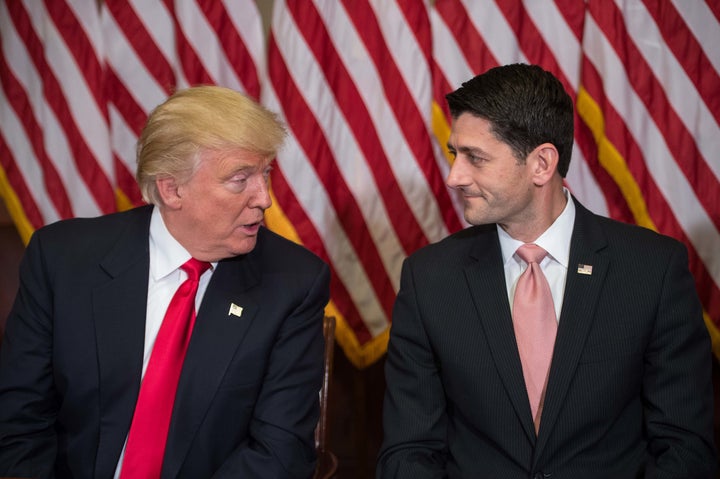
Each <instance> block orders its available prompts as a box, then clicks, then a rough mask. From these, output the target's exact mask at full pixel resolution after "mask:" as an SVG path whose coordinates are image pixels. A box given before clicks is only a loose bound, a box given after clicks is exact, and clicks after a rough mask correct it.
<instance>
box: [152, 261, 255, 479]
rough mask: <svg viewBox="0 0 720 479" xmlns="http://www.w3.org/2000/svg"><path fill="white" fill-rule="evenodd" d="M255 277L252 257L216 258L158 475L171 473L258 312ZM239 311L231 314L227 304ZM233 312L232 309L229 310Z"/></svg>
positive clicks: (195, 328)
mask: <svg viewBox="0 0 720 479" xmlns="http://www.w3.org/2000/svg"><path fill="white" fill-rule="evenodd" d="M259 280H260V272H259V265H257V260H256V258H255V255H253V254H252V253H251V254H248V255H245V256H242V257H237V258H231V259H228V260H224V261H221V262H220V263H218V265H217V269H216V270H215V271H214V272H213V276H212V279H211V280H210V284H209V285H208V288H207V290H206V292H205V295H204V297H203V300H202V304H201V306H200V310H199V311H198V315H197V319H196V321H195V327H194V329H193V333H192V337H191V339H190V345H189V346H188V352H187V355H186V357H185V362H184V364H183V370H182V373H181V376H180V382H179V384H178V390H177V395H176V398H175V406H174V409H173V416H172V420H171V423H170V432H169V435H168V443H167V446H166V451H165V464H164V466H163V474H162V476H163V477H176V476H177V474H178V471H179V470H180V467H181V466H182V463H183V461H184V459H185V456H186V455H187V452H188V450H189V448H190V445H191V444H192V441H193V439H194V437H195V434H196V432H197V429H198V427H199V426H200V424H201V422H202V419H203V417H204V416H205V413H206V411H207V409H208V408H209V407H210V403H211V402H212V400H213V397H214V395H215V394H214V393H215V391H216V390H217V389H218V387H219V385H220V383H221V381H222V379H223V377H224V375H225V371H226V369H227V367H228V365H229V363H230V362H231V360H232V359H233V357H234V356H235V352H236V350H237V349H238V347H239V346H240V344H241V343H242V340H243V337H244V336H245V333H246V332H247V330H248V328H249V327H250V324H251V323H252V321H253V319H254V318H255V316H256V314H257V312H258V306H259V305H258V304H257V303H256V302H255V301H254V299H253V296H252V294H251V293H249V291H248V290H249V289H251V288H252V287H253V286H255V285H256V284H258V282H259ZM233 304H234V305H236V306H239V307H242V314H241V315H240V316H237V315H236V314H230V308H231V305H233ZM234 311H236V312H237V309H235V308H234Z"/></svg>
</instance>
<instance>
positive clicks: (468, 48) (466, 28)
mask: <svg viewBox="0 0 720 479" xmlns="http://www.w3.org/2000/svg"><path fill="white" fill-rule="evenodd" d="M435 9H436V10H437V12H438V13H439V14H440V17H442V19H443V20H444V21H445V24H446V25H447V26H448V30H449V31H451V32H452V34H453V36H454V37H455V41H456V42H457V44H458V45H459V46H460V48H461V49H462V51H463V54H464V56H465V61H467V63H468V65H470V68H472V70H473V72H475V73H481V72H484V71H486V70H488V69H490V68H492V67H495V66H498V64H499V62H498V60H497V58H495V56H494V55H493V54H492V51H491V50H490V48H488V46H487V44H486V42H485V39H484V38H483V37H482V36H481V35H480V33H479V32H478V31H477V30H476V29H475V25H474V24H473V22H472V20H471V19H470V16H469V15H468V13H467V10H465V6H464V5H463V4H462V3H461V2H460V1H459V0H437V2H436V3H435ZM468 80H469V78H468Z"/></svg>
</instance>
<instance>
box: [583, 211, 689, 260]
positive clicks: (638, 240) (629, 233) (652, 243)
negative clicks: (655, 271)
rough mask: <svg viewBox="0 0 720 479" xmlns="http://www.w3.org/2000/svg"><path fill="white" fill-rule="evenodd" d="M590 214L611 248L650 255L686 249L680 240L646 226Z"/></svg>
mask: <svg viewBox="0 0 720 479" xmlns="http://www.w3.org/2000/svg"><path fill="white" fill-rule="evenodd" d="M590 214H591V215H592V216H591V218H592V219H591V221H593V222H594V223H595V224H596V225H598V227H599V228H600V230H601V231H602V233H603V235H604V236H605V238H606V239H607V242H608V244H609V245H610V247H620V248H630V249H636V250H638V251H645V252H648V253H652V252H657V251H658V250H665V251H667V250H674V249H677V248H684V245H683V244H682V243H681V242H680V241H679V240H677V239H675V238H673V237H671V236H668V235H664V234H661V233H658V232H657V231H655V230H652V229H650V228H647V227H645V226H641V225H637V224H631V223H625V222H622V221H618V220H615V219H612V218H607V217H605V216H600V215H597V214H593V213H590Z"/></svg>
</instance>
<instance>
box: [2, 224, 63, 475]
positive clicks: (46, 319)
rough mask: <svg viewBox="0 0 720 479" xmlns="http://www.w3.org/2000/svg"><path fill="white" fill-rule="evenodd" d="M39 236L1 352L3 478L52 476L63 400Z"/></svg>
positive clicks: (25, 265) (26, 263)
mask: <svg viewBox="0 0 720 479" xmlns="http://www.w3.org/2000/svg"><path fill="white" fill-rule="evenodd" d="M50 289H51V287H50V283H49V281H48V278H47V272H46V269H45V261H44V258H43V256H42V250H41V246H40V241H39V240H38V238H37V235H36V236H34V237H33V239H32V240H31V241H30V244H29V245H28V247H27V250H26V253H25V255H24V258H23V261H22V263H21V265H20V286H19V290H18V294H17V296H16V298H15V303H14V305H13V308H12V310H11V311H10V315H9V316H8V320H7V327H6V330H5V335H4V337H3V343H2V346H1V347H0V476H17V477H36V478H46V477H52V475H53V472H52V471H53V469H54V464H55V456H56V454H57V452H56V451H57V447H56V443H57V439H56V435H55V428H54V427H55V418H56V416H57V408H58V405H57V398H56V392H55V388H54V382H53V369H52V355H53V350H52V336H53V324H52V299H51V298H52V294H51V291H50Z"/></svg>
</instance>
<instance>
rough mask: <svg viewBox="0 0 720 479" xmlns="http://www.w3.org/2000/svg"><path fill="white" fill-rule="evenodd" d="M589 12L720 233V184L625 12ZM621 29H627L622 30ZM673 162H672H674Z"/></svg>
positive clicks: (595, 8) (602, 7) (596, 8)
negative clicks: (642, 50) (633, 34)
mask: <svg viewBox="0 0 720 479" xmlns="http://www.w3.org/2000/svg"><path fill="white" fill-rule="evenodd" d="M588 11H589V12H590V14H591V15H592V16H593V18H594V19H595V21H596V22H597V24H598V26H600V28H601V29H602V30H603V32H604V35H605V37H606V38H607V39H608V41H609V42H610V43H611V44H612V46H613V49H614V50H615V52H616V54H617V55H618V56H619V58H620V61H622V63H623V65H624V66H625V71H626V72H627V75H628V79H629V82H630V85H629V86H631V87H632V89H633V90H634V91H635V92H636V93H637V95H638V97H639V98H640V99H641V100H642V102H643V104H644V105H645V108H646V109H647V111H648V113H650V116H651V117H652V118H653V119H654V123H655V124H656V125H657V128H658V129H659V131H660V133H661V134H662V136H663V137H664V139H665V142H666V144H667V146H668V149H669V151H670V153H671V154H672V156H673V159H674V161H675V162H676V163H677V164H678V166H679V167H680V169H681V170H682V171H683V173H684V174H685V177H686V178H687V180H688V181H689V183H690V184H691V185H693V189H694V190H695V191H696V193H697V198H698V200H699V202H700V204H702V205H703V208H704V209H705V211H706V212H707V213H708V216H709V217H710V219H711V221H713V223H714V224H715V227H716V228H718V229H720V216H718V215H717V214H716V213H715V210H716V209H717V205H719V204H720V182H718V180H717V178H716V177H715V175H714V173H713V172H712V170H711V169H710V168H709V167H708V165H707V163H706V162H705V161H704V159H703V157H702V154H701V153H700V151H699V149H698V147H697V144H696V143H695V139H694V138H693V136H692V134H691V133H690V132H689V131H688V130H687V128H686V127H685V124H684V123H683V122H682V120H681V119H680V118H679V117H678V115H677V113H676V112H675V110H674V109H673V107H672V105H671V104H670V102H669V100H668V98H667V95H666V94H665V90H664V89H663V86H662V85H661V84H660V82H659V81H658V80H657V79H656V78H655V76H654V74H653V72H652V69H651V68H650V66H649V65H648V64H647V62H646V61H645V58H644V57H643V56H642V54H641V53H640V52H639V51H638V49H637V47H636V46H635V44H634V43H633V40H632V38H630V36H629V35H628V32H627V30H626V29H625V28H624V23H623V20H622V12H621V11H620V10H619V9H618V8H617V7H616V6H614V5H610V4H606V3H605V2H602V3H595V2H591V3H590V5H589V7H588ZM619 25H622V26H623V28H618V26H619ZM627 133H629V132H625V133H624V134H623V135H620V137H619V138H618V141H621V139H622V138H624V137H625V135H626V134H627ZM628 138H629V136H628ZM613 143H614V144H616V145H617V143H615V142H613ZM639 150H640V149H639V148H638V155H637V161H639V162H643V163H644V158H643V155H642V153H641V152H640V151H639ZM673 159H668V160H670V161H673ZM641 184H643V183H641ZM661 231H663V230H661Z"/></svg>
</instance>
